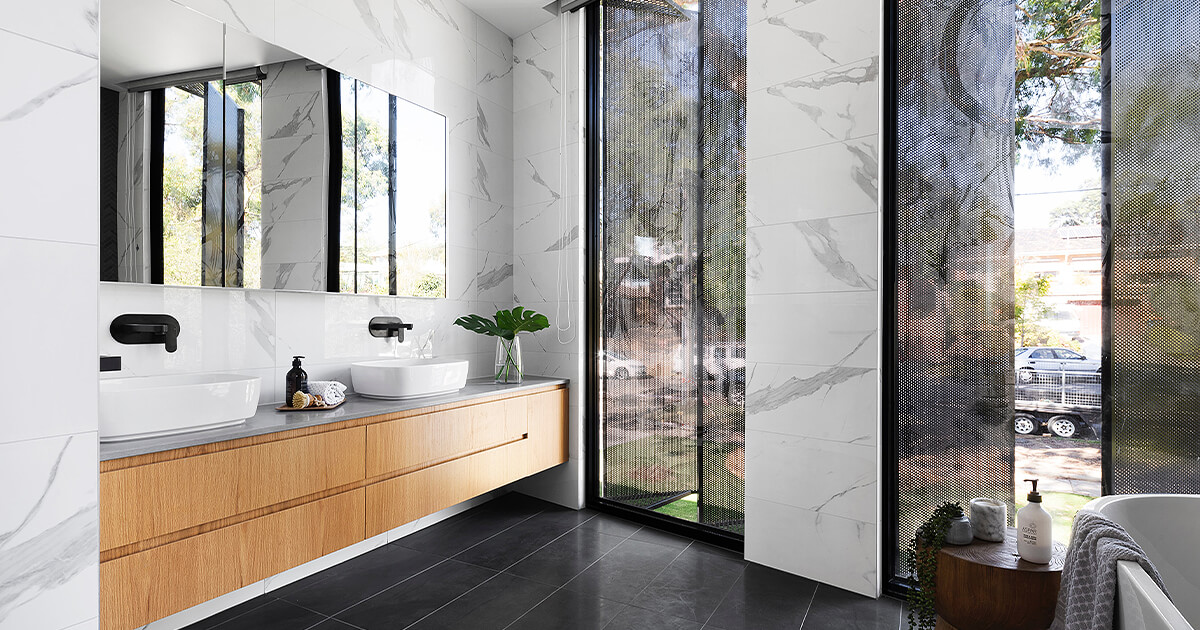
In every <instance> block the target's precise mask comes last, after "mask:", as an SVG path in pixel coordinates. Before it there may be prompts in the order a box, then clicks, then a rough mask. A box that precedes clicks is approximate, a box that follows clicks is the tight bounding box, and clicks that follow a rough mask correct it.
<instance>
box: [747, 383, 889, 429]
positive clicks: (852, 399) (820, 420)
mask: <svg viewBox="0 0 1200 630" xmlns="http://www.w3.org/2000/svg"><path fill="white" fill-rule="evenodd" d="M746 383H747V385H746V392H747V394H746V428H747V429H748V430H755V431H769V432H771V433H776V434H781V435H793V436H803V437H812V438H819V439H822V440H830V441H835V442H845V443H848V444H860V445H864V446H874V445H876V444H877V443H878V433H879V419H878V418H877V417H876V410H877V405H878V400H879V370H878V369H872V368H865V367H855V366H848V365H831V366H807V365H785V364H774V363H759V362H752V363H750V364H749V365H747V366H746Z"/></svg>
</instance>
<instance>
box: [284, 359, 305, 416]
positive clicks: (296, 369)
mask: <svg viewBox="0 0 1200 630" xmlns="http://www.w3.org/2000/svg"><path fill="white" fill-rule="evenodd" d="M303 358H304V357H302V356H294V357H292V369H290V370H288V373H287V398H284V400H286V401H287V404H289V405H290V404H291V400H292V396H294V395H295V394H296V392H304V393H305V394H307V393H309V392H308V372H305V371H304V368H302V367H300V359H303Z"/></svg>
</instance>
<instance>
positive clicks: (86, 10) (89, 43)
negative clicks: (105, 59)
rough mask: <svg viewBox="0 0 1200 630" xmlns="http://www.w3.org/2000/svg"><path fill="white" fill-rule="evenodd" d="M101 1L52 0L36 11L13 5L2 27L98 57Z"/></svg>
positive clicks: (6, 14) (42, 4)
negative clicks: (16, 7) (19, 8)
mask: <svg viewBox="0 0 1200 630" xmlns="http://www.w3.org/2000/svg"><path fill="white" fill-rule="evenodd" d="M99 4H100V3H99V1H98V0H50V1H47V2H43V3H41V4H40V5H39V6H38V8H37V10H36V11H33V10H27V11H21V10H16V9H15V7H14V8H12V9H10V10H8V11H6V12H5V14H4V24H3V26H2V27H0V28H3V30H6V31H12V32H13V33H17V34H20V35H24V36H26V37H32V38H33V39H36V40H38V41H42V42H46V43H48V44H53V45H55V46H58V47H60V48H65V49H67V50H69V51H72V52H76V53H79V54H81V55H87V56H88V57H93V58H96V57H99V52H100V45H99V44H100V18H99V14H100V7H99ZM11 86H12V84H11V83H10V84H8V86H7V87H11Z"/></svg>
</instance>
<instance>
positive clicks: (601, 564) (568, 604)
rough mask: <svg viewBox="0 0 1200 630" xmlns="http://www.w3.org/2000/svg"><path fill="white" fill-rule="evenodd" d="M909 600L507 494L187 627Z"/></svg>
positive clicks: (578, 625)
mask: <svg viewBox="0 0 1200 630" xmlns="http://www.w3.org/2000/svg"><path fill="white" fill-rule="evenodd" d="M901 616H902V606H901V603H900V602H899V601H896V600H892V599H886V598H884V599H880V600H872V599H869V598H866V597H861V596H859V595H854V594H852V593H848V592H846V591H842V590H839V589H836V588H832V587H828V586H824V585H818V584H817V583H815V582H812V581H810V580H806V579H804V578H800V577H795V576H792V575H788V574H786V573H781V572H779V571H775V570H773V569H768V568H765V567H762V566H760V565H756V564H752V563H747V562H745V561H744V560H742V559H741V557H740V556H739V555H737V554H733V553H730V552H728V551H725V550H722V549H717V548H715V547H710V546H707V545H704V544H701V543H698V542H694V541H692V540H691V539H688V538H681V537H678V536H674V535H671V534H667V533H665V532H661V531H658V530H656V529H651V528H644V527H641V526H639V525H636V524H633V523H630V522H628V521H625V520H622V519H619V518H614V517H611V516H607V515H603V514H597V513H596V512H593V511H590V510H583V511H579V512H576V511H573V510H567V509H563V508H561V507H558V506H554V505H551V504H549V503H544V502H542V501H538V500H536V499H531V498H529V497H526V496H523V495H519V494H509V495H506V496H504V497H501V498H499V499H496V500H494V501H492V502H490V503H487V504H485V505H482V506H480V507H477V508H475V509H473V510H471V511H469V512H464V513H462V514H459V515H458V516H455V517H453V518H451V519H448V520H446V521H443V522H441V523H439V524H437V525H434V526H433V527H430V528H428V529H425V530H422V531H420V532H417V533H416V534H413V535H411V536H408V537H406V538H403V539H401V540H398V541H396V542H394V543H392V544H390V545H386V546H384V547H381V548H379V549H376V550H374V551H371V552H370V553H367V554H364V555H362V556H359V557H357V558H354V559H353V560H349V561H347V562H344V563H342V564H340V565H337V566H335V567H332V568H330V569H328V570H326V571H323V572H321V573H318V574H316V575H312V576H310V577H308V578H305V579H303V580H300V581H299V582H296V583H294V584H290V585H288V586H285V587H284V588H281V589H278V590H275V591H272V592H271V593H268V594H266V595H263V596H261V597H258V598H256V599H253V600H251V601H248V602H246V603H244V604H242V605H240V606H238V607H236V608H232V609H230V610H227V611H225V612H223V613H221V614H219V615H216V616H214V617H210V618H209V619H206V620H204V621H201V622H199V623H196V624H193V625H192V626H190V630H209V629H211V628H219V629H220V630H303V629H307V628H313V629H314V630H354V629H355V628H360V629H363V630H401V629H403V628H412V629H413V630H429V629H435V628H436V629H441V628H464V629H466V630H491V629H495V630H500V629H501V628H510V629H513V630H516V629H523V628H534V629H538V630H551V629H558V628H563V629H571V630H575V629H588V628H596V629H599V628H606V629H608V630H634V629H636V630H647V629H655V628H664V629H670V630H687V629H696V630H699V629H700V628H710V629H714V630H743V629H746V630H770V629H773V628H801V627H803V628H806V629H819V628H836V629H839V630H841V629H845V630H858V629H865V630H876V629H887V630H896V629H897V628H901V627H902V626H903V624H902V619H901Z"/></svg>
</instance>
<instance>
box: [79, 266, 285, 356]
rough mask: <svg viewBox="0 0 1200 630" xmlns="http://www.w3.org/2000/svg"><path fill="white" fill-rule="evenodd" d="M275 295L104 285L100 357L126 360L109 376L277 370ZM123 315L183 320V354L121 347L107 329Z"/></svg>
mask: <svg viewBox="0 0 1200 630" xmlns="http://www.w3.org/2000/svg"><path fill="white" fill-rule="evenodd" d="M277 295H278V294H276V293H274V292H271V291H246V290H235V289H218V288H198V287H161V286H152V285H139V284H120V283H103V284H102V285H101V288H100V315H99V317H98V319H97V326H98V328H99V330H98V339H99V350H100V354H107V355H117V356H120V357H121V358H122V360H121V371H120V372H118V373H108V374H106V376H107V377H110V378H112V377H117V376H151V375H157V374H175V373H183V372H222V371H228V370H239V369H253V368H272V367H274V366H275V365H276V360H275V357H276V338H275V335H276V326H277V322H276V315H275V312H276V311H275V309H276V296H277ZM124 313H165V314H168V315H171V316H172V317H174V318H176V319H177V320H179V328H180V331H179V349H178V350H177V351H176V352H173V353H168V352H166V350H165V349H164V348H163V347H162V346H160V345H125V344H120V343H117V342H116V341H115V340H114V339H113V338H112V336H111V335H110V334H109V331H108V327H109V324H110V323H111V322H112V320H113V319H114V318H116V317H117V316H118V315H121V314H124Z"/></svg>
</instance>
